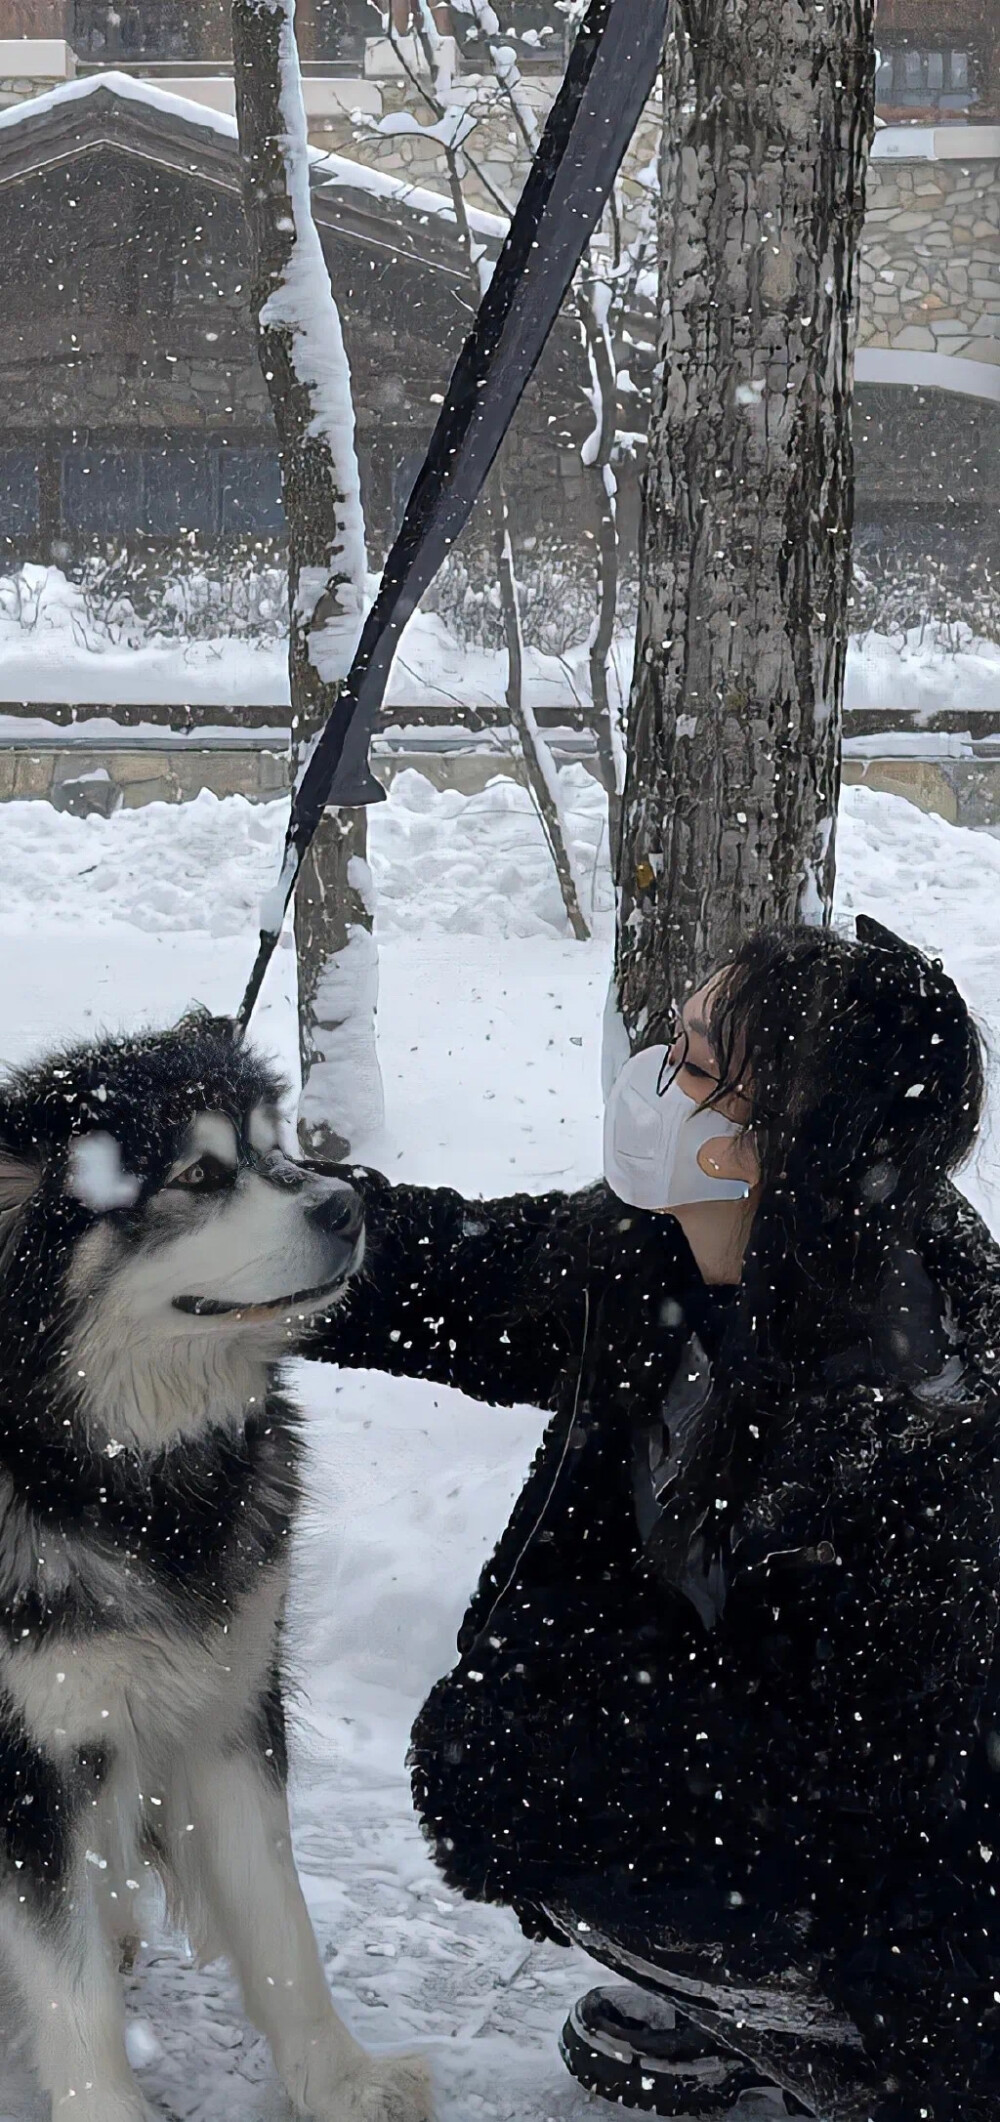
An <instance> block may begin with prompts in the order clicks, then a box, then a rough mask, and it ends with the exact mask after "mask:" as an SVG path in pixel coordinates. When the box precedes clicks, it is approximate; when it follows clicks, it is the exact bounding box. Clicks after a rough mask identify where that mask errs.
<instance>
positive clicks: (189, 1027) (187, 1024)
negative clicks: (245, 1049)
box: [174, 1002, 237, 1045]
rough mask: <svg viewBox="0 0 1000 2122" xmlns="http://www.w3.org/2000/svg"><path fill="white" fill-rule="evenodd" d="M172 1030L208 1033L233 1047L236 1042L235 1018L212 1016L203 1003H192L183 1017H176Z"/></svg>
mask: <svg viewBox="0 0 1000 2122" xmlns="http://www.w3.org/2000/svg"><path fill="white" fill-rule="evenodd" d="M174 1030H175V1031H178V1032H210V1033H211V1034H212V1036H213V1037H214V1038H216V1039H225V1040H227V1041H229V1042H231V1043H232V1044H233V1045H235V1044H236V1040H237V1033H236V1019H235V1017H216V1016H213V1014H212V1011H211V1010H210V1009H208V1008H206V1006H205V1004H204V1002H193V1003H192V1004H191V1007H190V1009H186V1010H185V1011H184V1015H183V1016H182V1017H178V1019H177V1022H176V1024H175V1026H174Z"/></svg>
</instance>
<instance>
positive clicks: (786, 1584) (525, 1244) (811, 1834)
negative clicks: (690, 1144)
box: [315, 1168, 1000, 2122]
mask: <svg viewBox="0 0 1000 2122" xmlns="http://www.w3.org/2000/svg"><path fill="white" fill-rule="evenodd" d="M348 1175H349V1176H350V1178H351V1181H352V1183H353V1184H354V1185H355V1186H356V1187H357V1188H358V1189H359V1191H360V1192H361V1194H362V1196H363V1198H364V1201H365V1204H366V1210H367V1215H368V1229H369V1254H368V1265H367V1267H366V1270H365V1274H364V1277H363V1278H362V1279H361V1280H360V1281H359V1282H358V1284H357V1286H356V1287H355V1289H354V1291H353V1293H352V1295H351V1297H350V1298H349V1300H348V1303H347V1305H346V1306H345V1308H344V1309H343V1310H342V1311H341V1312H338V1313H337V1314H336V1316H335V1318H334V1320H333V1321H332V1322H331V1324H330V1325H329V1326H328V1327H327V1328H325V1329H324V1330H323V1332H322V1336H321V1338H320V1340H319V1341H318V1343H317V1346H316V1348H315V1353H316V1354H317V1355H319V1356H322V1357H323V1358H325V1359H327V1360H330V1361H334V1362H337V1363H340V1364H347V1365H356V1366H364V1367H371V1368H374V1369H380V1370H386V1371H391V1372H394V1373H396V1374H399V1375H404V1376H409V1377H421V1378H430V1379H434V1380H436V1381H437V1382H439V1383H443V1384H448V1385H453V1386H456V1387H458V1388H459V1389H460V1390H461V1391H463V1392H465V1393H468V1394H470V1395H472V1396H473V1397H474V1398H477V1399H482V1400H486V1401H491V1402H494V1403H498V1404H515V1403H521V1402H526V1403H528V1404H531V1405H536V1406H538V1407H540V1408H547V1409H550V1410H552V1411H553V1420H552V1421H551V1422H550V1423H549V1425H548V1428H547V1429H546V1432H545V1435H544V1438H543V1441H542V1443H541V1446H540V1448H539V1451H538V1454H537V1456H536V1459H535V1461H534V1464H533V1466H532V1469H531V1472H530V1475H529V1477H528V1480H527V1483H526V1485H525V1488H524V1490H523V1492H522V1494H521V1496H520V1498H519V1500H518V1502H517V1505H516V1506H515V1509H514V1512H513V1515H512V1518H511V1520H510V1523H509V1525H508V1527H507V1529H506V1531H505V1533H504V1534H503V1537H502V1539H501V1540H500V1543H499V1546H498V1548H497V1550H496V1553H495V1554H494V1556H493V1558H492V1560H491V1561H490V1563H489V1564H488V1565H487V1567H486V1569H485V1570H484V1572H483V1574H482V1577H481V1580H480V1583H479V1586H478V1588H477V1590H476V1593H475V1595H474V1598H473V1600H472V1603H471V1605H470V1608H469V1611H468V1614H467V1616H466V1619H465V1623H464V1625H463V1629H462V1632H461V1635H460V1638H459V1651H460V1654H461V1655H460V1662H459V1664H458V1666H457V1668H456V1669H455V1671H454V1672H453V1673H452V1674H450V1675H449V1676H448V1677H447V1678H446V1679H445V1680H443V1681H442V1682H441V1683H439V1685H438V1687H437V1688H436V1689H435V1690H434V1692H433V1693H432V1695H431V1697H430V1699H429V1701H428V1703H427V1704H426V1705H425V1707H424V1710H423V1711H422V1712H421V1715H420V1718H419V1719H418V1722H417V1725H416V1727H415V1731H414V1754H413V1766H414V1790H415V1796H416V1799H417V1803H418V1807H419V1809H420V1811H421V1814H422V1817H423V1819H424V1823H425V1826H426V1828H427V1830H428V1832H429V1833H430V1835H431V1836H432V1838H433V1840H434V1843H435V1849H436V1854H437V1856H438V1860H439V1862H440V1863H441V1864H442V1866H443V1868H444V1870H445V1872H446V1873H447V1875H448V1877H449V1878H450V1879H451V1880H452V1882H453V1883H454V1884H456V1885H457V1886H459V1887H460V1888H461V1889H462V1890H463V1891H464V1892H466V1893H468V1894H470V1895H473V1896H477V1897H481V1898H482V1897H485V1898H488V1899H494V1900H502V1901H506V1902H508V1903H510V1904H511V1905H513V1906H514V1907H515V1908H516V1909H517V1910H518V1913H519V1914H520V1915H521V1917H522V1920H523V1921H524V1922H525V1924H526V1927H529V1928H530V1927H532V1925H533V1924H534V1923H536V1922H537V1923H540V1924H541V1925H542V1927H544V1917H543V1916H542V1914H541V1911H542V1908H543V1906H544V1907H548V1908H551V1907H552V1906H553V1905H554V1904H558V1905H559V1906H560V1907H563V1908H565V1907H566V1906H570V1907H572V1906H573V1905H580V1903H581V1901H585V1900H586V1881H587V1879H588V1877H589V1878H595V1877H598V1876H599V1877H600V1879H601V1881H602V1886H603V1891H604V1896H605V1900H606V1899H607V1893H608V1887H609V1882H610V1885H611V1888H612V1890H613V1892H614V1893H616V1894H619V1895H620V1898H621V1905H622V1907H623V1909H625V1910H626V1912H627V1910H628V1909H629V1907H631V1908H632V1911H633V1915H634V1914H635V1912H637V1911H642V1913H643V1920H644V1921H646V1922H648V1921H649V1919H650V1910H652V1911H654V1913H655V1911H656V1910H657V1909H658V1908H660V1909H662V1910H664V1911H668V1912H669V1913H670V1915H671V1921H672V1925H673V1929H674V1932H675V1933H676V1930H677V1923H678V1910H680V1911H683V1910H684V1909H688V1910H689V1911H690V1930H691V1936H692V1937H694V1936H695V1934H697V1935H698V1936H700V1937H702V1938H704V1937H706V1936H711V1937H712V1938H713V1940H714V1945H713V1950H714V1951H715V1953H716V1958H717V1959H718V1957H719V1955H720V1954H721V1955H722V1956H723V1957H725V1955H726V1952H727V1949H728V1947H727V1939H728V1941H729V1943H730V1944H731V1943H732V1941H733V1940H737V1941H738V1940H739V1939H742V1940H743V1941H744V1944H745V1945H746V1944H747V1941H749V1945H748V1950H749V1954H750V1960H751V1962H752V1963H753V1967H754V1968H756V1971H757V1973H758V1974H759V1973H760V1971H761V1967H762V1966H763V1967H764V1968H765V1970H766V1971H767V1972H769V1973H770V1974H771V1975H774V1974H775V1973H776V1972H777V1971H779V1970H784V1971H785V1975H786V1978H787V1980H788V1981H789V1982H790V1983H791V1985H792V1987H793V1988H794V1986H795V1984H796V1983H797V1982H800V1981H805V1980H807V1979H808V1980H810V1981H813V1982H817V1983H818V1984H819V1985H820V1986H821V1988H822V1991H823V1992H824V1994H825V1996H826V1997H828V1998H829V1999H831V2000H832V2002H833V2005H834V2006H835V2008H836V2009H837V2011H839V2012H840V2013H841V2014H844V2013H846V2014H849V2015H850V2018H851V2019H852V2020H853V2022H854V2023H855V2024H856V2025H857V2026H858V2027H860V2029H861V2032H862V2035H863V2038H864V2044H865V2050H866V2052H867V2057H868V2059H869V2060H870V2064H871V2068H872V2072H873V2074H874V2080H875V2081H876V2083H877V2086H878V2088H880V2090H878V2091H877V2092H875V2093H873V2094H872V2095H871V2096H870V2098H871V2111H872V2112H879V2113H882V2112H884V2113H887V2114H888V2113H889V2112H890V2111H891V2112H892V2113H896V2112H898V2114H899V2115H900V2116H901V2117H903V2118H905V2122H917V2117H918V2115H921V2114H926V2115H928V2116H932V2117H934V2118H935V2122H938V2118H942V2117H946V2118H948V2122H958V2118H959V2117H960V2116H961V2117H962V2122H972V2118H973V2117H974V2116H981V2117H983V2118H985V2117H989V2118H991V2122H994V2118H1000V1900H998V1894H997V1885H996V1883H995V1882H996V1881H997V1880H998V1879H1000V1819H998V1817H997V1808H998V1802H1000V1773H998V1771H1000V1663H997V1662H995V1643H996V1633H997V1618H998V1602H1000V1500H998V1498H1000V1484H998V1413H1000V1252H998V1249H997V1248H996V1247H995V1246H994V1244H993V1242H992V1240H991V1239H990V1237H989V1235H988V1233H987V1231H986V1230H985V1227H984V1226H983V1224H982V1223H981V1221H980V1219H979V1218H978V1217H977V1216H976V1214H975V1213H974V1211H973V1210H972V1209H970V1208H969V1207H968V1205H967V1204H966V1203H965V1202H964V1201H963V1200H962V1199H961V1198H960V1197H959V1196H958V1195H957V1194H956V1193H955V1192H954V1190H953V1189H951V1188H950V1187H949V1188H945V1189H944V1190H943V1191H942V1194H941V1196H940V1199H939V1202H938V1203H937V1205H936V1206H935V1208H934V1210H933V1212H932V1213H931V1214H930V1215H929V1216H928V1218H927V1219H926V1222H925V1225H924V1227H923V1228H922V1229H921V1231H920V1232H919V1233H918V1234H917V1238H916V1244H917V1248H918V1252H919V1257H920V1259H921V1260H922V1262H923V1266H924V1269H925V1270H926V1274H927V1276H928V1277H929V1278H930V1285H931V1287H932V1290H933V1292H934V1295H935V1310H936V1311H937V1312H938V1313H939V1314H940V1313H941V1312H942V1311H944V1312H945V1313H946V1314H947V1318H948V1321H949V1328H950V1332H951V1335H952V1339H953V1342H954V1346H955V1352H956V1354H955V1356H954V1357H953V1358H952V1359H951V1361H950V1363H949V1367H948V1372H947V1373H946V1377H947V1378H948V1380H949V1389H948V1391H947V1392H944V1393H942V1391H941V1389H940V1388H935V1387H934V1385H933V1384H931V1385H929V1386H927V1387H926V1388H921V1389H920V1390H914V1389H913V1385H912V1383H904V1382H902V1379H901V1377H900V1375H898V1374H896V1375H894V1374H893V1367H892V1365H891V1363H890V1364H887V1365H882V1364H880V1362H879V1360H878V1358H877V1357H876V1358H873V1359H872V1360H867V1361H865V1362H864V1363H862V1364H861V1365H858V1364H854V1365H853V1366H851V1365H848V1366H847V1367H846V1373H845V1375H843V1376H842V1377H840V1378H839V1379H834V1378H833V1377H832V1376H831V1377H829V1378H827V1380H826V1382H825V1383H824V1384H822V1385H821V1386H814V1387H813V1388H812V1389H811V1390H810V1391H808V1392H805V1391H804V1392H803V1393H801V1394H799V1395H797V1396H796V1399H795V1401H794V1404H792V1405H790V1406H789V1407H787V1408H779V1409H777V1410H776V1411H775V1419H774V1422H773V1434H772V1437H771V1440H770V1443H769V1445H768V1448H767V1450H766V1453H765V1456H764V1459H763V1462H762V1464H761V1467H760V1472H759V1477H758V1478H757V1482H756V1487H755V1492H754V1493H753V1495H752V1496H751V1497H749V1498H746V1497H744V1498H743V1499H742V1501H741V1503H740V1506H739V1509H738V1511H734V1512H733V1514H732V1519H731V1523H730V1524H729V1527H728V1543H727V1544H728V1552H727V1554H726V1557H725V1580H726V1581H725V1586H724V1603H723V1602H722V1600H721V1599H720V1601H719V1605H720V1607H721V1611H720V1612H719V1614H718V1616H717V1618H714V1619H710V1625H706V1618H705V1616H704V1614H701V1615H699V1613H698V1612H696V1610H695V1606H694V1605H693V1604H692V1602H691V1600H690V1599H689V1598H687V1597H685V1596H684V1594H683V1591H682V1589H680V1588H679V1587H678V1584H677V1583H676V1581H675V1582H671V1581H670V1580H669V1574H668V1577H667V1578H666V1579H665V1578H664V1575H663V1573H662V1571H657V1570H656V1569H655V1568H652V1567H651V1566H650V1556H649V1550H648V1548H647V1549H646V1550H644V1548H643V1544H642V1541H641V1539H640V1536H639V1531H638V1523H637V1511H636V1498H635V1491H634V1471H633V1469H634V1463H635V1451H636V1438H637V1436H640V1437H641V1436H642V1434H643V1433H644V1428H645V1426H646V1425H648V1423H649V1422H650V1421H655V1420H656V1419H657V1418H658V1417H659V1415H660V1413H661V1411H662V1408H663V1402H664V1395H665V1393H666V1391H667V1389H668V1387H669V1386H670V1384H671V1381H672V1380H673V1379H674V1377H675V1374H676V1372H677V1369H678V1364H679V1360H680V1358H681V1356H682V1354H687V1355H689V1353H690V1341H689V1336H690V1333H691V1330H692V1325H693V1324H694V1325H696V1326H697V1329H698V1333H699V1336H700V1338H701V1339H702V1341H703V1342H704V1343H705V1344H706V1345H707V1346H708V1348H709V1350H711V1346H712V1342H713V1336H717V1335H718V1333H719V1332H720V1331H722V1330H723V1322H722V1319H721V1318H720V1316H719V1314H718V1312H717V1311H716V1310H715V1308H714V1307H713V1306H712V1305H711V1303H710V1302H706V1293H705V1290H704V1286H703V1285H702V1284H701V1282H700V1278H699V1276H698V1273H697V1269H696V1267H695V1265H694V1262H693V1259H692V1257H691V1254H690V1251H689V1249H688V1247H687V1244H686V1241H685V1240H684V1238H683V1236H682V1234H681V1232H680V1230H679V1228H678V1226H677V1224H676V1223H675V1222H674V1221H673V1220H672V1219H671V1218H669V1217H657V1216H647V1215H644V1214H641V1213H637V1212H635V1211H632V1210H628V1209H624V1208H623V1207H622V1205H621V1204H620V1203H619V1202H617V1201H616V1200H615V1199H614V1197H613V1196H612V1195H610V1194H609V1193H608V1192H607V1191H606V1189H604V1188H602V1187H599V1188H595V1189H592V1190H591V1191H589V1192H588V1193H586V1194H582V1195H578V1196H566V1195H562V1194H550V1195H542V1196H539V1197H532V1196H526V1195H517V1196H514V1197H513V1198H511V1199H509V1200H504V1201H490V1202H467V1201H464V1200H462V1199H461V1197H460V1196H458V1195H456V1194H454V1193H451V1192H448V1191H446V1190H444V1189H426V1188H419V1187H406V1186H400V1187H393V1186H390V1185H389V1184H388V1182H387V1181H386V1180H384V1179H383V1178H381V1177H380V1175H378V1174H377V1173H368V1172H364V1173H358V1172H357V1171H355V1170H354V1169H353V1168H352V1169H351V1170H350V1172H349V1174H348ZM925 1286H926V1285H925ZM890 1338H891V1337H890ZM956 1358H957V1360H956ZM959 1372H960V1373H961V1376H960V1379H958V1381H957V1382H956V1374H957V1373H959ZM711 1501H712V1504H713V1508H714V1510H715V1515H716V1517H718V1511H719V1507H720V1505H721V1507H722V1509H723V1511H725V1507H726V1506H725V1499H724V1498H723V1499H720V1498H712V1499H711ZM696 1515H697V1514H696ZM706 1910H707V1911H708V1913H707V1914H706ZM682 1927H683V1925H682ZM634 1930H635V1924H634V1922H633V1925H632V1931H633V1935H634ZM893 2085H895V2086H896V2087H897V2088H898V2091H897V2092H896V2094H895V2099H896V2102H897V2105H896V2106H893V2105H892V2101H891V2099H890V2102H889V2105H888V2106H887V2105H886V2104H885V2101H886V2098H887V2097H888V2096H887V2094H886V2088H887V2087H888V2088H889V2089H890V2093H891V2088H892V2087H893ZM880 2099H881V2101H882V2103H883V2104H882V2106H881V2107H880V2106H879V2101H880ZM838 2111H839V2112H842V2113H843V2114H845V2115H846V2114H848V2113H851V2114H855V2113H857V2114H860V2113H862V2112H865V2111H867V2109H866V2105H865V2102H864V2101H862V2103H861V2105H860V2106H853V2107H852V2106H851V2104H850V2103H848V2104H847V2105H845V2106H844V2107H843V2108H841V2109H840V2110H838Z"/></svg>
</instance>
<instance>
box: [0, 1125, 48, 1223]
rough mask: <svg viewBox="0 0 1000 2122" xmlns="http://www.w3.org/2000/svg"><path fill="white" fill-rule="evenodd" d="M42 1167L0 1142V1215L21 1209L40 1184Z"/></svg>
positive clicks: (33, 1159)
mask: <svg viewBox="0 0 1000 2122" xmlns="http://www.w3.org/2000/svg"><path fill="white" fill-rule="evenodd" d="M41 1177H42V1167H41V1164H40V1163H38V1162H37V1160H36V1159H35V1158H33V1157H27V1156H24V1155H23V1154H22V1152H21V1151H19V1150H16V1149H7V1148H6V1147H5V1146H4V1144H3V1143H2V1142H0V1215H5V1214H7V1213H8V1212H9V1211H10V1210H11V1209H16V1208H23V1207H24V1204H25V1202H26V1201H30V1200H31V1196H32V1194H33V1193H35V1192H36V1191H37V1188H38V1187H39V1185H40V1183H41Z"/></svg>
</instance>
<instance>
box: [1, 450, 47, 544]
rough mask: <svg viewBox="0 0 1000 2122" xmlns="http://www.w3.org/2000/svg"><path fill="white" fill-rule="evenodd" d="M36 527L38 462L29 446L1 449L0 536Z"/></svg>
mask: <svg viewBox="0 0 1000 2122" xmlns="http://www.w3.org/2000/svg"><path fill="white" fill-rule="evenodd" d="M37 528H38V465H37V462H36V459H35V457H34V455H33V453H32V451H31V450H29V449H0V538H22V537H24V536H26V534H27V533H28V532H29V531H33V530H37Z"/></svg>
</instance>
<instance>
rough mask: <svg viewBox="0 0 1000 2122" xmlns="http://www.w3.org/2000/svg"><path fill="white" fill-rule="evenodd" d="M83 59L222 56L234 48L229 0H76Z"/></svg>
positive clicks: (76, 43)
mask: <svg viewBox="0 0 1000 2122" xmlns="http://www.w3.org/2000/svg"><path fill="white" fill-rule="evenodd" d="M72 42H73V47H74V49H75V51H76V52H77V53H78V54H79V56H80V57H81V58H82V59H104V60H108V59H125V60H129V59H136V60H138V59H148V60H157V59H159V60H165V59H219V58H224V57H225V55H226V53H227V51H228V49H229V32H228V25H227V9H226V6H225V4H224V0H197V4H195V0H74V6H73V25H72Z"/></svg>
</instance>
